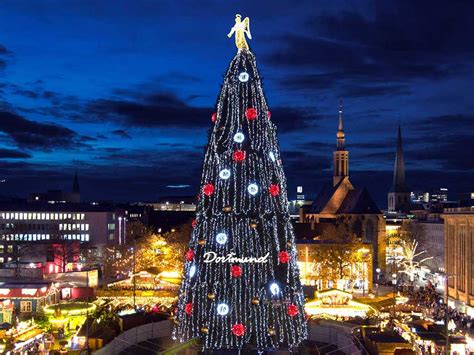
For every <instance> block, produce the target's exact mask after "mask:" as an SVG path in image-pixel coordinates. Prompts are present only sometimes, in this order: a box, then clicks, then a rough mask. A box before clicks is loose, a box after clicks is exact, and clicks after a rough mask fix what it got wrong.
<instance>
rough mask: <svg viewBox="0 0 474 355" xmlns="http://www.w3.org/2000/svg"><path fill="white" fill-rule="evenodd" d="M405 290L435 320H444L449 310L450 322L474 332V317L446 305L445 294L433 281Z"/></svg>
mask: <svg viewBox="0 0 474 355" xmlns="http://www.w3.org/2000/svg"><path fill="white" fill-rule="evenodd" d="M405 292H406V294H407V296H408V297H409V298H410V299H412V300H414V301H416V303H417V304H418V305H420V306H423V307H424V309H426V312H427V313H428V314H427V315H428V316H429V317H430V318H433V319H434V320H435V321H444V320H445V319H446V312H448V314H447V316H448V318H449V322H452V323H453V324H454V325H455V326H456V329H457V330H464V331H468V330H470V329H472V331H473V332H474V322H473V319H472V318H471V317H470V316H468V315H467V314H464V313H462V312H460V311H459V310H457V309H455V308H452V307H449V306H448V305H446V304H445V302H444V297H443V295H441V294H440V293H439V292H437V291H436V286H435V285H433V284H432V283H428V285H427V286H426V287H422V288H419V289H411V290H406V291H405Z"/></svg>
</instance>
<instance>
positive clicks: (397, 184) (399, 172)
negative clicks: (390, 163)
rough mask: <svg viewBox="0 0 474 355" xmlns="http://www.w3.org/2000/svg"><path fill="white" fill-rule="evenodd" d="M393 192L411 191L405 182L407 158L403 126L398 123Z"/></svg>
mask: <svg viewBox="0 0 474 355" xmlns="http://www.w3.org/2000/svg"><path fill="white" fill-rule="evenodd" d="M392 191H393V192H409V189H408V187H407V186H406V183H405V159H404V157H403V143H402V127H401V125H400V124H399V125H398V136H397V153H396V155H395V166H394V169H393V185H392Z"/></svg>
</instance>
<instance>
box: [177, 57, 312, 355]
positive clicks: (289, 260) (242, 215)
mask: <svg viewBox="0 0 474 355" xmlns="http://www.w3.org/2000/svg"><path fill="white" fill-rule="evenodd" d="M211 121H212V122H213V123H214V129H213V131H212V134H211V136H210V140H209V145H208V148H207V151H206V154H205V158H204V164H203V172H202V178H201V191H200V193H199V196H198V198H199V202H198V206H197V214H196V219H195V221H194V222H193V228H194V229H193V233H192V236H191V242H190V245H189V250H188V252H187V253H186V255H185V260H186V263H185V269H184V274H183V281H182V285H181V289H180V294H179V301H178V306H177V310H176V317H175V323H176V326H175V328H174V331H173V337H174V338H175V339H177V340H179V341H181V342H183V341H186V340H189V339H191V338H195V337H200V338H201V340H202V345H203V348H204V349H227V348H239V349H241V348H243V347H245V346H250V347H253V348H257V349H261V350H263V349H269V348H278V347H282V346H284V347H288V348H295V347H297V346H298V345H299V344H300V343H301V342H302V340H304V339H305V338H306V335H307V329H306V321H305V315H304V308H303V301H304V299H303V293H302V288H301V284H300V281H299V271H298V266H297V262H296V261H297V253H296V248H295V245H294V232H293V228H292V225H291V222H290V216H289V212H288V204H287V202H288V200H287V195H286V191H287V186H286V178H285V175H284V172H283V166H282V164H281V160H280V152H279V144H278V140H277V137H276V127H275V125H274V124H273V123H272V121H271V113H270V111H269V109H268V106H267V103H266V100H265V97H264V94H263V89H262V84H261V80H260V77H259V74H258V71H257V66H256V60H255V56H254V55H253V54H252V53H251V52H250V51H249V50H245V49H241V50H239V51H238V53H237V55H236V56H235V57H234V59H233V60H232V61H231V63H230V65H229V68H228V70H227V73H226V75H225V78H224V83H223V85H222V89H221V93H220V96H219V99H218V101H217V110H216V113H214V114H213V115H212V116H211ZM210 251H212V252H214V253H216V254H217V255H219V256H226V255H228V254H229V253H234V254H235V255H236V256H237V257H256V258H258V257H262V256H264V255H266V254H267V253H269V254H270V258H269V262H267V263H206V262H204V254H205V253H206V252H210Z"/></svg>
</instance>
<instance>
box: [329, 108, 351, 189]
mask: <svg viewBox="0 0 474 355" xmlns="http://www.w3.org/2000/svg"><path fill="white" fill-rule="evenodd" d="M336 137H337V146H336V150H335V151H334V152H333V165H334V174H333V186H336V185H337V184H338V183H339V182H340V181H341V180H343V179H344V178H345V177H348V176H349V151H347V150H346V148H345V143H346V139H345V134H344V129H343V127H342V104H341V105H340V107H339V127H338V130H337V134H336Z"/></svg>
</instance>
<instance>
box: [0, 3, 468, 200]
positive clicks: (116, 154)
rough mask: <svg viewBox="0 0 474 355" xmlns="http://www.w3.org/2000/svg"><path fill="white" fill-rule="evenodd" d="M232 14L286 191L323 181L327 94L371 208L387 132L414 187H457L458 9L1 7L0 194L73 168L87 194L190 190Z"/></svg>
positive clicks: (464, 18)
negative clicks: (244, 37) (244, 25)
mask: <svg viewBox="0 0 474 355" xmlns="http://www.w3.org/2000/svg"><path fill="white" fill-rule="evenodd" d="M236 12H239V13H242V14H243V15H244V16H250V18H251V30H252V33H253V37H254V39H253V40H252V41H251V42H250V45H251V47H252V50H253V52H254V53H255V54H256V55H257V60H258V66H259V69H260V72H261V75H262V76H263V78H264V83H265V92H266V96H267V99H268V102H269V105H270V107H271V108H272V119H273V120H274V121H275V122H276V123H277V125H278V128H279V138H280V143H281V149H282V152H283V158H284V161H283V163H284V165H285V170H286V173H287V177H288V182H289V186H290V188H291V189H292V191H290V195H294V193H293V190H294V189H295V186H296V185H300V184H301V185H303V186H304V187H305V190H306V192H307V194H309V195H314V194H315V193H316V192H318V191H319V189H320V188H321V186H322V184H323V183H324V182H325V181H327V180H329V179H330V177H331V174H332V173H331V166H330V164H331V157H332V150H333V148H334V146H335V133H336V128H337V111H338V102H339V100H340V99H343V100H344V125H345V131H346V138H347V147H348V149H349V150H350V154H351V155H350V169H351V179H352V181H353V182H354V183H355V184H356V185H359V186H367V187H368V188H369V190H370V191H371V193H372V194H373V195H374V197H375V198H376V200H377V201H378V202H379V204H380V205H381V207H384V206H385V196H386V192H387V190H388V188H389V187H390V184H391V174H392V172H391V169H392V166H393V161H394V148H395V144H394V143H395V136H396V128H397V124H398V122H401V124H402V128H403V133H404V138H405V158H406V161H407V180H408V184H409V185H410V186H411V187H412V188H413V189H423V188H431V187H438V186H439V185H445V186H448V187H449V188H450V189H451V190H453V191H454V190H456V191H467V190H471V189H472V185H473V184H472V181H473V178H474V160H473V159H472V153H473V152H474V143H473V134H472V128H473V127H474V124H473V123H474V119H473V114H472V112H473V109H474V101H473V99H472V93H473V92H474V90H473V89H474V74H473V69H474V65H473V58H474V41H473V38H474V22H473V21H472V18H471V17H472V14H473V13H474V2H472V1H464V2H462V1H450V2H443V3H442V4H441V3H440V4H437V2H436V1H399V0H397V1H392V2H388V1H384V2H380V1H367V2H364V1H315V0H309V1H275V0H271V1H269V0H266V1H232V2H229V1H208V0H201V1H186V0H181V1H164V0H160V1H158V0H114V1H112V0H110V1H108V0H102V1H96V0H68V1H64V0H41V1H31V0H3V1H2V2H1V3H0V180H2V179H6V181H5V182H3V183H0V194H10V195H18V196H24V195H25V194H26V193H28V192H32V191H41V190H44V189H48V188H50V189H52V188H66V189H69V188H70V187H71V185H72V176H73V174H74V170H75V169H77V170H78V172H79V176H80V180H81V187H82V190H83V192H84V195H85V197H86V198H87V199H115V200H153V199H156V198H157V197H158V196H163V195H174V194H194V193H195V192H196V190H197V183H198V181H199V176H200V169H201V163H202V160H203V146H204V145H205V144H206V141H207V137H208V130H209V128H210V127H211V122H210V119H209V117H210V115H211V114H212V112H214V109H213V105H214V104H215V102H216V98H217V95H218V92H219V88H220V85H221V82H222V77H223V74H224V72H225V70H226V68H227V65H228V63H229V61H230V60H231V59H232V57H233V55H234V54H235V51H236V49H235V46H234V43H233V40H232V39H228V38H227V37H226V34H227V32H228V31H229V29H230V28H231V26H232V25H233V21H234V15H235V13H236ZM169 185H191V187H189V188H185V189H176V188H170V187H167V186H169ZM453 197H454V196H453Z"/></svg>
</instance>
